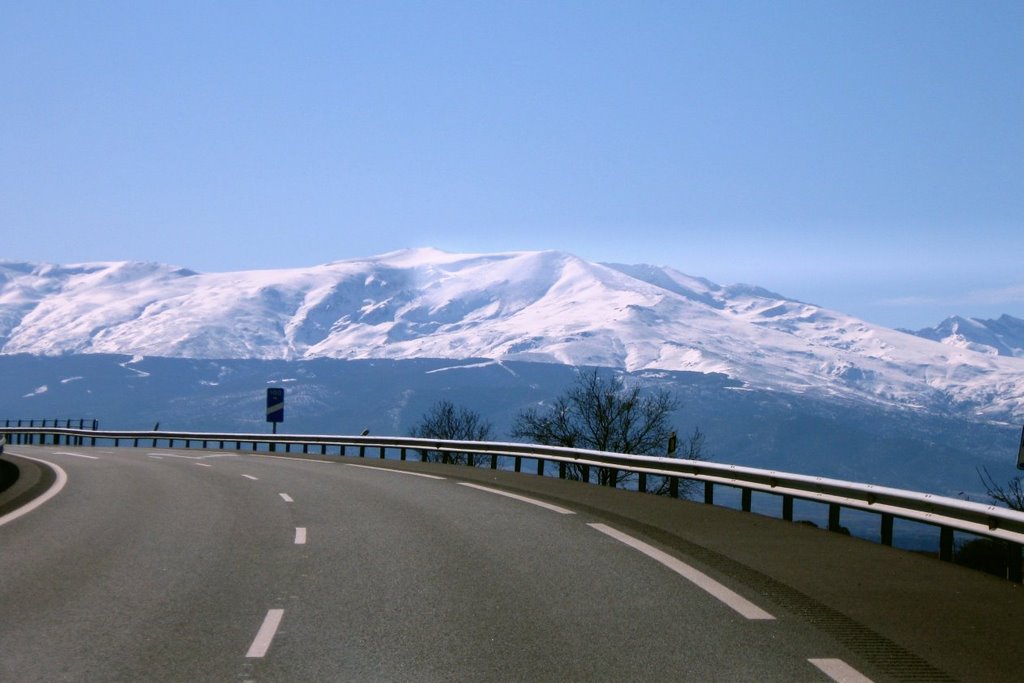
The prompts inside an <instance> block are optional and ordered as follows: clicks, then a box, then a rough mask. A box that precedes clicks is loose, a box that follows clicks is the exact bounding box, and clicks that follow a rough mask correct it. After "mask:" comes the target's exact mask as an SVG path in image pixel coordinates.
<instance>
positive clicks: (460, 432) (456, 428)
mask: <svg viewBox="0 0 1024 683" xmlns="http://www.w3.org/2000/svg"><path fill="white" fill-rule="evenodd" d="M409 434H410V436H413V437H416V438H420V439H442V440H454V441H487V440H488V439H489V438H490V436H491V424H490V423H489V422H487V421H486V420H484V419H483V418H482V417H480V413H478V412H476V411H475V410H470V409H468V408H462V407H459V406H456V405H455V404H454V403H452V402H451V401H438V402H437V403H435V404H434V405H433V406H432V407H431V408H430V410H428V411H427V412H426V413H424V414H423V417H422V418H421V419H420V422H419V423H418V424H417V425H416V426H414V427H413V428H412V431H410V433H409ZM422 455H423V459H424V460H426V461H428V462H442V463H446V464H454V465H466V464H468V465H483V464H486V463H488V462H489V458H490V456H474V455H473V454H472V453H453V452H450V451H441V452H437V451H424V452H423V454H422Z"/></svg>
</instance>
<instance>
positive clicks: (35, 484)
mask: <svg viewBox="0 0 1024 683" xmlns="http://www.w3.org/2000/svg"><path fill="white" fill-rule="evenodd" d="M5 465H9V466H11V467H13V468H14V469H15V470H16V473H17V476H16V477H15V479H14V481H13V482H12V483H11V484H10V485H9V486H8V487H7V488H5V489H3V490H0V517H4V516H5V515H7V514H9V513H11V512H14V511H15V510H17V509H18V508H20V507H23V506H25V505H27V504H29V503H31V502H32V501H33V500H35V499H36V498H38V497H39V496H41V495H43V494H44V493H46V492H47V491H48V490H49V489H50V487H51V486H53V484H54V482H55V481H56V480H57V473H56V472H54V471H53V469H52V468H50V467H48V466H46V465H45V464H43V463H41V462H39V461H36V460H29V459H27V458H20V457H18V456H17V455H15V454H13V453H11V452H10V451H7V452H5V453H4V454H3V456H0V467H4V466H5Z"/></svg>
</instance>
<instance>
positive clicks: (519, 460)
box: [512, 455, 523, 472]
mask: <svg viewBox="0 0 1024 683" xmlns="http://www.w3.org/2000/svg"><path fill="white" fill-rule="evenodd" d="M512 469H513V470H514V471H515V472H522V471H523V456H521V455H517V456H516V460H515V464H514V465H513V467H512Z"/></svg>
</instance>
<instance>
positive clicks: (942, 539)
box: [939, 526, 953, 562]
mask: <svg viewBox="0 0 1024 683" xmlns="http://www.w3.org/2000/svg"><path fill="white" fill-rule="evenodd" d="M939 559H940V560H942V561H943V562H952V561H953V529H952V528H950V527H948V526H943V527H939Z"/></svg>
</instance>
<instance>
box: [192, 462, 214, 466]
mask: <svg viewBox="0 0 1024 683" xmlns="http://www.w3.org/2000/svg"><path fill="white" fill-rule="evenodd" d="M192 464H193V465H199V466H200V467H213V465H210V464H209V463H205V462H194V463H192Z"/></svg>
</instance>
